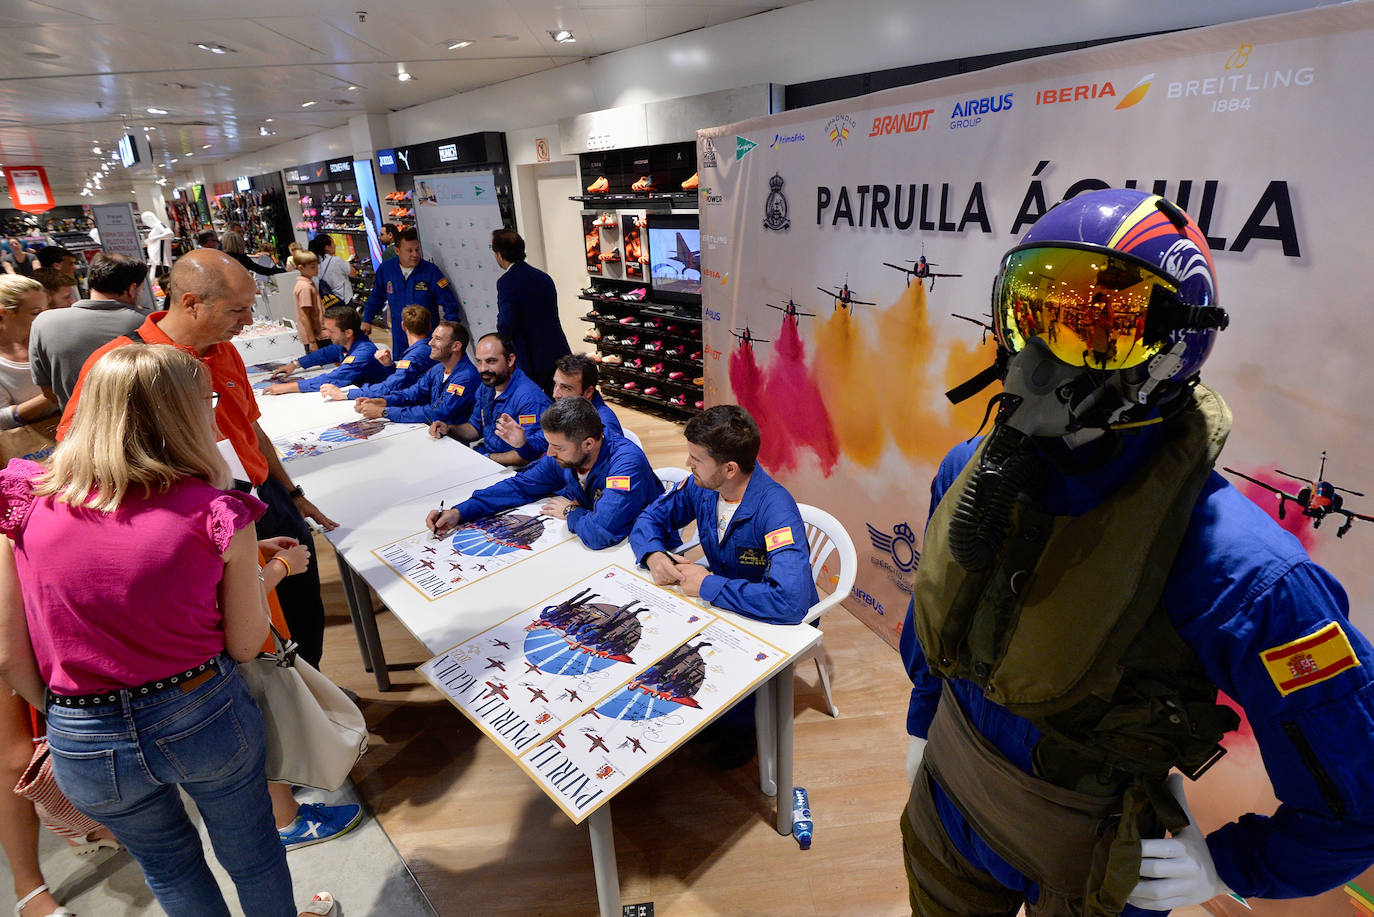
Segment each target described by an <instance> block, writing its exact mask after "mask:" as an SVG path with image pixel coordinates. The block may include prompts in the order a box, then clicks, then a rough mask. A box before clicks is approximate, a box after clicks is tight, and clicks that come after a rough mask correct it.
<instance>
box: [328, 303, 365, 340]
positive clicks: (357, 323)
mask: <svg viewBox="0 0 1374 917" xmlns="http://www.w3.org/2000/svg"><path fill="white" fill-rule="evenodd" d="M324 317H325V318H332V319H333V320H334V324H336V325H338V326H339V330H340V331H352V332H353V333H354V334H355V335H361V334H362V333H363V317H362V316H361V315H359V314H358V310H357V309H355V308H353V307H352V306H350V305H348V304H346V303H338V304H337V305H333V306H330V307H329V308H328V309H325V310H324Z"/></svg>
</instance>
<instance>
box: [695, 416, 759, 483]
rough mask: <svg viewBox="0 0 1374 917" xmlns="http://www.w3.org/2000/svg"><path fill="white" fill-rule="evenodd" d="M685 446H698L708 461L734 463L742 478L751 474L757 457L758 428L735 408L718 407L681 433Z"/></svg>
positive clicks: (752, 419) (748, 417)
mask: <svg viewBox="0 0 1374 917" xmlns="http://www.w3.org/2000/svg"><path fill="white" fill-rule="evenodd" d="M682 435H683V436H686V437H687V442H689V443H692V444H693V445H696V446H701V447H702V448H703V449H705V450H706V454H707V455H709V456H711V459H712V461H715V462H718V463H719V464H722V465H724V464H725V463H726V462H734V463H735V464H736V465H738V466H739V470H740V471H743V472H744V473H745V474H751V473H753V471H754V463H755V462H757V461H758V457H759V425H758V424H756V423H754V418H752V417H750V416H749V412H748V411H746V410H745V409H744V408H742V407H740V406H739V405H737V404H718V405H716V406H715V407H713V408H707V409H706V410H704V411H702V412H701V413H700V414H698V415H697V416H695V417H693V418H692V419H691V420H689V421H687V428H686V429H685V430H683V431H682Z"/></svg>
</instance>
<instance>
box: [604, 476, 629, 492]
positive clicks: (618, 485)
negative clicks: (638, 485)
mask: <svg viewBox="0 0 1374 917" xmlns="http://www.w3.org/2000/svg"><path fill="white" fill-rule="evenodd" d="M606 489H607V490H629V489H630V478H629V476H628V475H624V476H621V477H616V478H607V479H606Z"/></svg>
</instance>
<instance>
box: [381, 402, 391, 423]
mask: <svg viewBox="0 0 1374 917" xmlns="http://www.w3.org/2000/svg"><path fill="white" fill-rule="evenodd" d="M388 410H390V408H388V407H387V406H386V405H382V419H383V420H387V419H389V417H390V415H388V414H387V411H388Z"/></svg>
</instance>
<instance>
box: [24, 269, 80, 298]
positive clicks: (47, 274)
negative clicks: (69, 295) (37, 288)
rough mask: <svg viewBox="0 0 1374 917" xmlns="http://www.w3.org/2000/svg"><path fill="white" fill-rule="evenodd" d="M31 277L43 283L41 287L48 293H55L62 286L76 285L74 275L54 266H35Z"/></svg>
mask: <svg viewBox="0 0 1374 917" xmlns="http://www.w3.org/2000/svg"><path fill="white" fill-rule="evenodd" d="M33 279H34V280H37V281H38V282H39V283H41V284H43V289H44V290H46V291H48V292H49V293H56V292H57V291H58V290H60V289H62V288H63V287H74V286H76V277H75V276H74V275H72V274H68V273H67V272H66V271H62V270H58V269H57V268H55V267H40V268H35V269H34V272H33Z"/></svg>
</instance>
